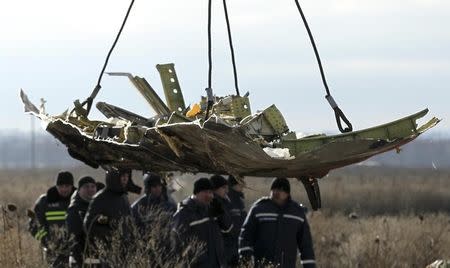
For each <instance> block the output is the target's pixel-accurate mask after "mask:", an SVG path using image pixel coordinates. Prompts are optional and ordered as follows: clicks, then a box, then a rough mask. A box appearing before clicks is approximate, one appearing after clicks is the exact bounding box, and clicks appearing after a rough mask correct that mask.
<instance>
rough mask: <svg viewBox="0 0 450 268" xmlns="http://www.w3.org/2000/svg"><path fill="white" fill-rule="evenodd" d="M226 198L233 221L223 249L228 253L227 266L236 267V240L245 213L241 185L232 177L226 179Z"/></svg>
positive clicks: (237, 257)
mask: <svg viewBox="0 0 450 268" xmlns="http://www.w3.org/2000/svg"><path fill="white" fill-rule="evenodd" d="M228 187H229V190H228V194H227V196H228V198H229V200H230V203H231V207H230V214H231V219H232V221H233V226H234V227H233V230H231V233H230V235H229V237H230V238H229V239H225V249H226V251H228V252H229V256H230V257H229V261H228V265H229V266H231V267H237V266H238V263H239V254H238V239H239V233H240V232H241V228H242V224H243V223H244V220H245V217H246V216H247V212H246V211H245V204H244V193H243V185H242V183H240V182H238V181H237V180H236V178H235V177H234V176H231V175H230V176H229V177H228Z"/></svg>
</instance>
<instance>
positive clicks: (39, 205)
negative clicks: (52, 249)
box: [28, 196, 49, 246]
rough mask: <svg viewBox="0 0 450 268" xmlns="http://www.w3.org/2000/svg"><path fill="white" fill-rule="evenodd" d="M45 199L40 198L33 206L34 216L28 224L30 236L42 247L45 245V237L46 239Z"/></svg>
mask: <svg viewBox="0 0 450 268" xmlns="http://www.w3.org/2000/svg"><path fill="white" fill-rule="evenodd" d="M46 203H47V200H46V197H45V196H41V197H40V198H39V199H38V200H37V201H36V204H35V206H34V214H35V217H34V218H32V219H30V222H29V227H28V229H29V231H30V233H31V235H32V236H33V237H34V238H36V240H38V241H40V242H41V243H42V244H43V245H44V246H45V245H46V241H47V237H48V231H49V230H48V223H47V219H46V218H45V210H46Z"/></svg>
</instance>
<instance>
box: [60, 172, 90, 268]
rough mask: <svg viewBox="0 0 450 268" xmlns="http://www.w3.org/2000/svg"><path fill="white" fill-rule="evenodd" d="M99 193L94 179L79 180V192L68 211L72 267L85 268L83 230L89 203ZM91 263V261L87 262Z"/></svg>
mask: <svg viewBox="0 0 450 268" xmlns="http://www.w3.org/2000/svg"><path fill="white" fill-rule="evenodd" d="M96 192H97V185H96V183H95V180H94V179H93V178H92V177H89V176H86V177H82V178H80V179H79V180H78V190H77V191H76V192H75V193H74V194H73V195H72V201H71V202H70V206H69V209H68V210H67V218H66V223H67V228H68V231H69V238H70V242H69V243H70V260H69V266H70V267H82V266H83V259H84V258H83V253H84V248H85V242H86V233H85V232H84V229H83V220H84V217H85V215H86V212H87V209H88V207H89V203H90V201H91V200H92V198H93V197H94V195H95V193H96ZM87 261H88V262H89V260H87Z"/></svg>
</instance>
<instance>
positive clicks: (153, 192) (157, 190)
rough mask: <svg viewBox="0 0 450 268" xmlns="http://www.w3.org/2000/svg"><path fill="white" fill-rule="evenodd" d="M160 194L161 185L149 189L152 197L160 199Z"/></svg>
mask: <svg viewBox="0 0 450 268" xmlns="http://www.w3.org/2000/svg"><path fill="white" fill-rule="evenodd" d="M161 194H162V185H161V184H158V185H155V186H151V187H150V195H151V196H154V197H157V198H158V197H160V196H161Z"/></svg>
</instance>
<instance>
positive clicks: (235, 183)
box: [228, 175, 244, 193]
mask: <svg viewBox="0 0 450 268" xmlns="http://www.w3.org/2000/svg"><path fill="white" fill-rule="evenodd" d="M228 185H229V186H230V187H231V188H232V189H233V190H235V191H236V192H239V193H241V192H242V190H243V188H244V186H243V185H242V184H241V183H239V181H238V180H236V178H235V177H234V176H233V175H230V176H228Z"/></svg>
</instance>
